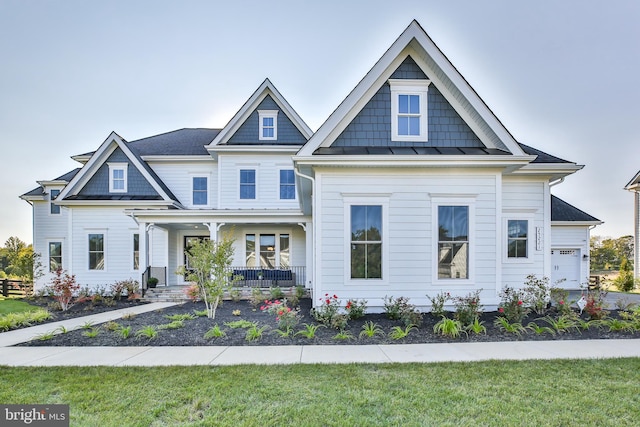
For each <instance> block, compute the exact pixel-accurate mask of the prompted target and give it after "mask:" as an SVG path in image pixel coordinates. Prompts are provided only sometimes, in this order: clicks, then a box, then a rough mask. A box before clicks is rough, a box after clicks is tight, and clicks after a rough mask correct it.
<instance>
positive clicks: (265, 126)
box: [258, 110, 278, 141]
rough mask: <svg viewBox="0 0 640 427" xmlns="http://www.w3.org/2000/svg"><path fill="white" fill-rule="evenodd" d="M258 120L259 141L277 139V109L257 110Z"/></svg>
mask: <svg viewBox="0 0 640 427" xmlns="http://www.w3.org/2000/svg"><path fill="white" fill-rule="evenodd" d="M258 120H259V128H260V129H259V135H258V136H259V138H258V139H259V140H260V141H275V140H276V139H278V110H258Z"/></svg>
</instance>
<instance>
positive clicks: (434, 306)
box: [427, 292, 451, 319]
mask: <svg viewBox="0 0 640 427" xmlns="http://www.w3.org/2000/svg"><path fill="white" fill-rule="evenodd" d="M427 298H429V300H430V301H431V315H432V316H433V317H436V318H438V319H439V318H441V317H442V316H444V315H445V310H444V305H445V304H446V303H447V301H449V300H450V299H451V294H449V292H439V293H438V294H437V295H436V296H434V297H430V296H429V295H427Z"/></svg>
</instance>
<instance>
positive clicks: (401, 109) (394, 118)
mask: <svg viewBox="0 0 640 427" xmlns="http://www.w3.org/2000/svg"><path fill="white" fill-rule="evenodd" d="M429 83H430V81H429V80H408V79H402V80H400V79H392V80H389V86H390V88H391V139H392V140H393V141H421V142H426V141H427V93H428V87H429Z"/></svg>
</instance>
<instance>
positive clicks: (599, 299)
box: [584, 291, 609, 320]
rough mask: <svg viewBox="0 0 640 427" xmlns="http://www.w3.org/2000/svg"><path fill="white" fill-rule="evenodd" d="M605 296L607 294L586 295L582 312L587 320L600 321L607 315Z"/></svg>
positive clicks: (591, 293) (592, 293) (598, 292)
mask: <svg viewBox="0 0 640 427" xmlns="http://www.w3.org/2000/svg"><path fill="white" fill-rule="evenodd" d="M605 296H607V292H600V291H595V292H589V293H588V294H587V305H585V306H584V311H585V312H586V313H587V314H588V315H589V319H591V320H602V319H604V318H605V317H607V316H608V315H609V312H608V311H607V310H605V305H606V303H605V301H604V297H605Z"/></svg>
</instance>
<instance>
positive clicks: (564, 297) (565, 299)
mask: <svg viewBox="0 0 640 427" xmlns="http://www.w3.org/2000/svg"><path fill="white" fill-rule="evenodd" d="M549 294H550V297H551V305H553V306H554V307H555V308H556V310H557V311H558V313H560V314H569V313H571V312H572V311H573V310H572V309H571V303H572V301H569V291H567V290H566V289H562V288H551V290H550V293H549Z"/></svg>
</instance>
